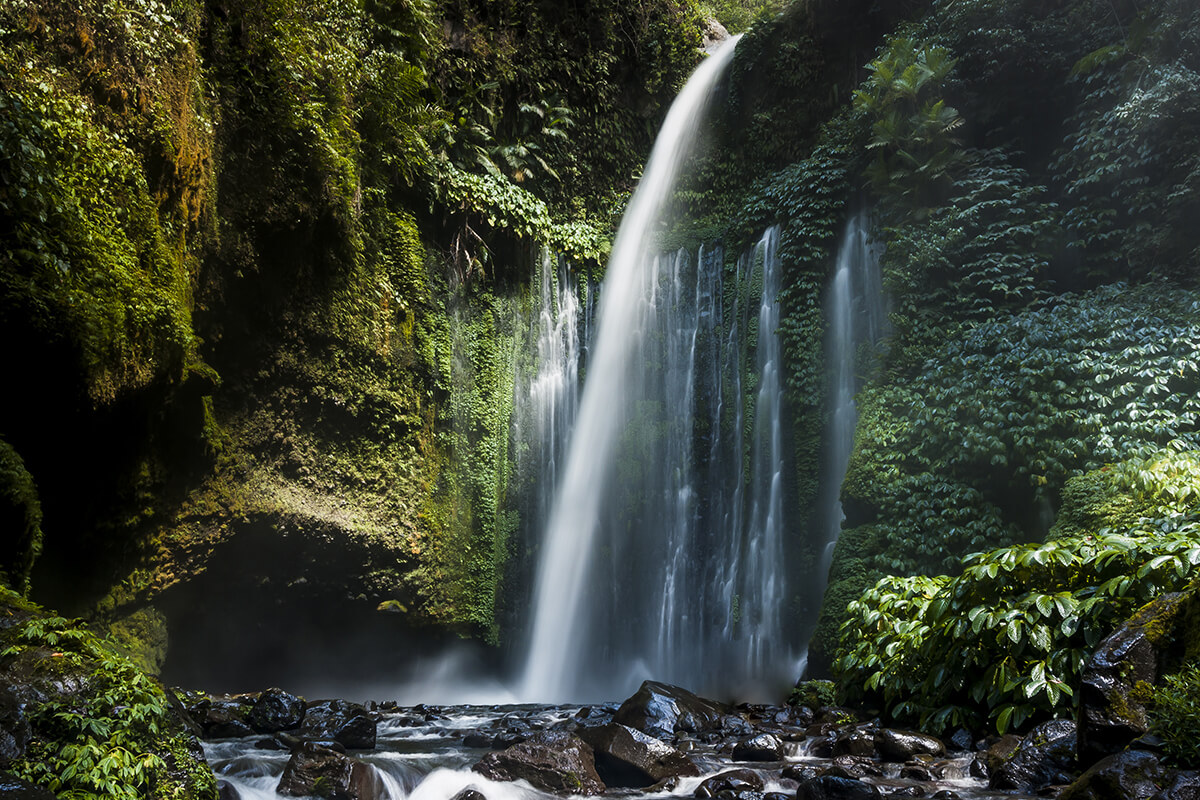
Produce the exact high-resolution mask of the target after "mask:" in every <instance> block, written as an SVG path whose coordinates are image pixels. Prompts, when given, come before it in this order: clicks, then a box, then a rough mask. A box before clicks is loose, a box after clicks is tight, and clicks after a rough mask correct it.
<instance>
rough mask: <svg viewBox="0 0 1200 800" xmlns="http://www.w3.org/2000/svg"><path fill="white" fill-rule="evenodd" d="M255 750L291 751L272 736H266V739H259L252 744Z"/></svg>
mask: <svg viewBox="0 0 1200 800" xmlns="http://www.w3.org/2000/svg"><path fill="white" fill-rule="evenodd" d="M254 749H255V750H291V749H292V748H291V747H288V746H287V745H286V744H284V743H283V742H281V741H280V740H279V739H276V738H275V737H274V736H268V737H267V738H266V739H259V740H258V741H256V742H255V743H254Z"/></svg>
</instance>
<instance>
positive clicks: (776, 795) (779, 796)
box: [762, 792, 792, 800]
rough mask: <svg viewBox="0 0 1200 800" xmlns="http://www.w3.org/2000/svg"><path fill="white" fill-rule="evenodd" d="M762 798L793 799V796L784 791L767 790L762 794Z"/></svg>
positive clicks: (775, 799) (763, 799) (771, 799)
mask: <svg viewBox="0 0 1200 800" xmlns="http://www.w3.org/2000/svg"><path fill="white" fill-rule="evenodd" d="M762 800H792V796H791V795H790V794H784V793H783V792H767V793H766V794H764V795H763V796H762Z"/></svg>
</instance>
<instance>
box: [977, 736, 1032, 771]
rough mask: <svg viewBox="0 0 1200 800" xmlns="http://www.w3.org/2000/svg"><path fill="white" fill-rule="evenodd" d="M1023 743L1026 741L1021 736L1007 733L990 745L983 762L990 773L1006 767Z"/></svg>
mask: <svg viewBox="0 0 1200 800" xmlns="http://www.w3.org/2000/svg"><path fill="white" fill-rule="evenodd" d="M1022 741H1024V740H1023V739H1022V738H1021V737H1020V736H1016V735H1014V734H1011V733H1007V734H1005V735H1004V736H1001V737H1000V738H999V739H998V740H996V741H995V742H993V743H992V744H991V745H989V746H988V749H987V750H985V751H984V752H983V762H984V766H986V767H987V770H988V772H989V773H992V772H995V771H996V770H998V769H1000V767H1002V766H1004V764H1005V763H1007V762H1008V760H1009V759H1010V758H1012V757H1013V755H1014V754H1015V753H1016V752H1017V749H1018V748H1019V747H1020V746H1021V742H1022Z"/></svg>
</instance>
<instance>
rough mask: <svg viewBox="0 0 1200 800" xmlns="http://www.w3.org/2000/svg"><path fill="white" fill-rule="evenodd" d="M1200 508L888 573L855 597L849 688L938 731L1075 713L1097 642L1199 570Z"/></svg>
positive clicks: (841, 668)
mask: <svg viewBox="0 0 1200 800" xmlns="http://www.w3.org/2000/svg"><path fill="white" fill-rule="evenodd" d="M1198 537H1200V517H1197V516H1196V515H1194V514H1192V515H1180V516H1174V517H1166V518H1161V519H1156V520H1146V521H1145V522H1143V523H1141V524H1139V525H1137V526H1135V527H1133V528H1132V529H1130V530H1127V531H1122V532H1112V531H1102V532H1100V533H1098V534H1096V535H1095V536H1080V537H1071V538H1064V539H1057V540H1054V541H1051V542H1047V543H1045V544H1023V545H1016V546H1013V547H1007V548H1002V549H999V550H994V551H991V552H989V553H980V554H976V555H973V556H970V557H968V558H967V559H965V560H964V562H963V571H962V573H961V574H960V575H958V576H957V577H954V578H951V577H948V576H944V575H943V576H938V577H933V578H930V577H924V576H915V577H909V578H895V577H893V578H885V579H883V580H882V581H880V582H879V583H878V584H876V586H875V587H874V588H873V589H871V590H869V591H868V592H867V593H866V594H864V595H863V597H862V598H861V599H860V600H858V601H856V602H854V603H851V604H850V608H849V614H850V616H849V618H848V619H847V620H846V622H845V623H844V624H843V625H842V637H843V638H842V646H843V655H842V657H841V658H840V659H839V660H838V661H837V663H836V665H835V670H836V675H837V680H838V684H839V687H840V689H841V691H842V692H843V693H845V694H846V695H847V696H848V697H850V698H852V699H865V698H866V697H868V696H870V697H872V698H873V699H878V700H880V701H881V702H882V703H883V704H884V706H885V707H886V709H887V711H888V713H889V714H891V715H892V716H893V717H895V718H897V719H899V720H902V721H905V722H912V723H916V724H918V725H920V726H921V727H922V728H925V729H929V730H934V731H940V730H944V729H946V728H947V727H953V726H959V725H962V726H966V727H969V728H976V729H977V728H979V727H981V726H982V724H983V723H984V722H985V721H986V722H989V723H991V724H993V725H994V726H995V728H996V730H998V731H999V732H1000V733H1004V732H1006V731H1008V730H1010V729H1014V728H1019V727H1020V726H1022V725H1023V724H1024V723H1025V722H1026V721H1027V720H1030V719H1034V718H1037V717H1047V716H1064V715H1067V714H1069V713H1070V710H1071V703H1072V698H1073V694H1074V692H1073V690H1072V688H1071V687H1073V686H1076V685H1078V681H1079V676H1080V673H1081V671H1082V669H1083V667H1084V665H1085V664H1086V661H1087V658H1088V656H1089V654H1090V652H1091V650H1092V649H1093V648H1094V647H1095V645H1096V644H1097V643H1098V642H1099V641H1100V639H1101V638H1102V637H1103V636H1105V635H1107V634H1108V633H1109V632H1110V631H1111V630H1112V629H1113V628H1115V627H1116V626H1117V625H1118V624H1119V623H1120V622H1122V621H1123V620H1124V619H1126V618H1127V617H1129V616H1130V615H1131V614H1132V613H1133V611H1135V610H1136V609H1137V608H1138V607H1139V606H1141V605H1142V604H1144V603H1146V602H1147V601H1149V600H1150V599H1152V598H1153V597H1155V596H1157V595H1158V594H1161V593H1163V592H1167V591H1176V590H1178V589H1181V588H1182V587H1183V586H1185V585H1186V584H1187V583H1188V581H1189V580H1191V578H1193V577H1194V576H1195V575H1196V574H1197V572H1198V570H1197V566H1198V565H1200V538H1198Z"/></svg>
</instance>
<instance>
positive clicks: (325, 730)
mask: <svg viewBox="0 0 1200 800" xmlns="http://www.w3.org/2000/svg"><path fill="white" fill-rule="evenodd" d="M376 727H377V725H376V720H375V716H374V715H373V714H371V712H370V711H367V709H366V708H364V707H363V706H360V705H359V704H358V703H351V702H348V701H346V700H321V701H319V702H315V703H309V704H308V707H307V708H306V709H305V711H304V722H303V723H302V724H301V726H300V735H301V736H303V737H304V738H306V739H332V740H334V741H336V742H340V743H341V744H342V745H343V746H345V747H346V748H348V749H350V750H373V749H374V748H375V732H376Z"/></svg>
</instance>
